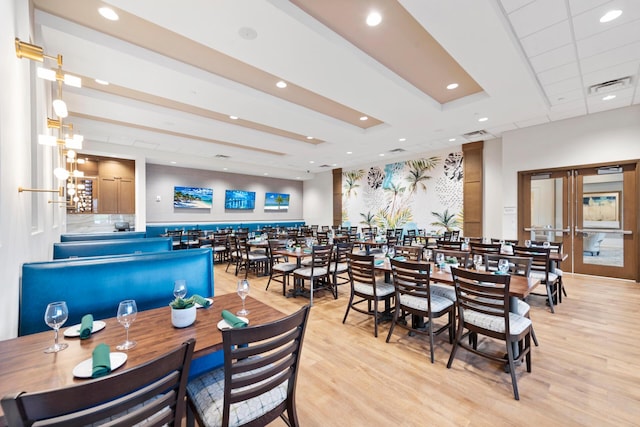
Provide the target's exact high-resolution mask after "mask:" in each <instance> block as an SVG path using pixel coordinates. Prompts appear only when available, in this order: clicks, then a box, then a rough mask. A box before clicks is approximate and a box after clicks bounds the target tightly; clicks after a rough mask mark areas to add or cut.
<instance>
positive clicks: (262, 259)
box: [236, 236, 269, 279]
mask: <svg viewBox="0 0 640 427" xmlns="http://www.w3.org/2000/svg"><path fill="white" fill-rule="evenodd" d="M236 252H237V253H238V254H239V255H240V258H239V259H238V263H237V264H236V276H237V275H238V272H240V271H241V270H243V269H244V278H245V279H246V278H247V277H248V276H249V270H253V271H254V273H255V274H256V275H257V276H259V275H261V274H262V275H264V274H265V273H266V269H267V267H266V266H267V264H268V262H269V258H268V257H267V254H266V251H265V252H260V253H256V252H251V251H250V250H249V244H248V243H247V238H246V237H244V236H236ZM261 270H262V271H261Z"/></svg>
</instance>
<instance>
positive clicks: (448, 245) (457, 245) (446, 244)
mask: <svg viewBox="0 0 640 427" xmlns="http://www.w3.org/2000/svg"><path fill="white" fill-rule="evenodd" d="M436 245H437V246H438V248H440V249H453V250H458V251H459V250H460V249H461V248H462V242H453V241H450V240H446V239H438V240H436Z"/></svg>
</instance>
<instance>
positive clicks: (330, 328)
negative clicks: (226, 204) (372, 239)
mask: <svg viewBox="0 0 640 427" xmlns="http://www.w3.org/2000/svg"><path fill="white" fill-rule="evenodd" d="M230 270H231V269H230ZM249 280H250V283H251V296H252V297H254V298H258V299H260V300H261V301H263V302H265V303H267V304H269V305H271V306H273V307H276V308H277V309H279V310H281V311H282V312H284V313H292V312H294V311H295V310H297V309H298V308H299V307H301V306H302V305H304V304H307V303H308V299H305V298H302V297H298V298H289V299H287V298H284V297H283V296H282V286H281V285H280V284H278V283H275V284H272V285H271V287H270V288H269V290H268V291H265V286H266V282H267V280H266V278H257V277H254V276H252V275H250V276H249ZM563 280H564V282H565V286H566V288H567V292H568V293H569V296H568V297H566V298H564V299H563V303H562V304H560V305H559V306H557V307H556V313H555V314H551V312H550V311H549V309H548V307H546V305H545V298H544V297H531V298H530V300H529V302H530V304H531V305H532V311H531V318H532V321H533V324H534V327H535V331H536V334H537V337H538V340H539V342H540V347H533V355H532V360H533V369H532V372H531V373H530V374H529V373H527V372H526V369H525V368H524V366H522V367H519V368H518V373H517V377H518V386H519V391H520V401H516V400H514V399H513V393H512V389H511V383H510V378H509V375H508V374H506V373H504V372H503V370H502V367H501V366H498V365H497V364H495V363H492V362H491V361H487V360H485V359H483V358H480V357H478V356H474V355H472V354H470V353H468V352H465V351H464V350H462V349H461V350H459V352H458V357H457V358H456V359H455V360H454V362H453V366H452V368H451V369H447V367H446V363H447V360H448V357H449V353H450V351H451V345H449V342H448V338H447V335H446V333H443V334H442V335H440V336H439V337H436V345H435V359H436V360H435V363H434V364H431V363H430V362H429V356H428V355H429V347H428V340H427V338H426V337H409V336H407V332H406V330H403V329H402V328H396V330H395V331H394V334H393V336H392V338H391V341H390V342H389V343H386V342H385V339H386V336H387V333H388V331H389V324H388V323H383V324H381V325H380V328H379V336H378V338H374V336H373V323H372V319H371V317H367V316H365V315H363V314H360V313H356V312H353V311H352V312H351V313H350V314H349V317H348V318H347V321H346V323H345V324H342V317H343V316H344V312H345V309H346V303H347V300H348V285H344V286H341V287H340V295H339V298H338V299H337V300H334V299H333V297H332V296H331V295H330V294H329V292H323V293H318V294H316V298H314V303H315V305H314V307H313V309H312V311H311V316H310V320H309V325H308V327H307V334H306V337H305V342H304V347H303V351H302V364H301V370H300V373H299V377H298V389H297V406H298V415H299V418H300V422H301V424H302V425H303V426H305V427H313V426H322V427H328V426H389V425H394V426H426V425H435V426H489V425H490V426H513V425H518V426H552V425H562V426H609V425H611V426H614V425H615V426H631V425H638V423H639V421H638V420H640V340H637V339H634V338H632V337H635V334H632V328H633V325H638V324H640V310H638V307H640V285H638V284H637V283H634V282H628V281H621V280H612V279H606V278H599V277H590V276H577V275H576V276H574V275H571V274H565V277H564V279H563ZM236 281H237V278H236V277H235V276H234V275H233V274H232V273H231V272H230V273H225V271H224V265H223V266H216V267H215V292H216V294H223V293H229V292H235V285H236ZM250 317H251V315H249V318H250ZM273 425H274V426H280V425H284V423H283V422H281V421H280V420H278V421H276V422H274V423H273Z"/></svg>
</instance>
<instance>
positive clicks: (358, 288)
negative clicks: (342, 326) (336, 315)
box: [342, 254, 395, 337]
mask: <svg viewBox="0 0 640 427" xmlns="http://www.w3.org/2000/svg"><path fill="white" fill-rule="evenodd" d="M349 280H350V283H351V294H350V296H349V303H348V304H347V311H346V312H345V313H344V318H343V319H342V323H345V322H346V321H347V316H348V315H349V310H351V309H354V310H355V311H358V312H360V313H363V314H367V315H369V316H373V319H374V336H376V337H377V336H378V322H379V321H380V315H379V311H378V303H379V302H380V301H384V303H385V312H387V313H389V312H390V310H391V300H392V299H393V297H394V295H395V289H394V287H393V285H392V284H391V283H385V282H384V280H383V279H377V278H376V275H375V270H374V267H373V255H357V254H349ZM356 298H357V299H356ZM363 302H366V303H367V308H366V309H363V308H360V307H359V306H358V304H361V303H363ZM371 306H373V310H372V309H371Z"/></svg>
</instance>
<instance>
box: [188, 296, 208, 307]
mask: <svg viewBox="0 0 640 427" xmlns="http://www.w3.org/2000/svg"><path fill="white" fill-rule="evenodd" d="M191 298H192V299H193V302H195V303H196V304H200V305H201V306H203V307H204V308H209V307H211V300H209V299H206V298H205V297H201V296H200V295H194V296H192V297H191Z"/></svg>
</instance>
